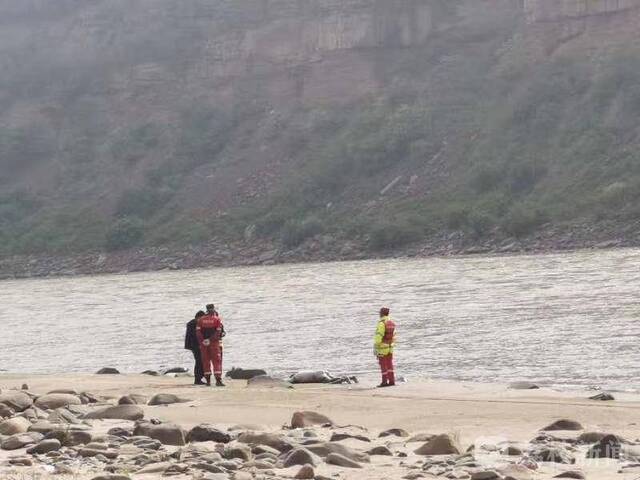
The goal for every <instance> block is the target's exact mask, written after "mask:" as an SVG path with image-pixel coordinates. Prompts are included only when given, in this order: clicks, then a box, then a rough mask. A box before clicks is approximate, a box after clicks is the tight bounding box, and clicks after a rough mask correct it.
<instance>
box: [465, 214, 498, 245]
mask: <svg viewBox="0 0 640 480" xmlns="http://www.w3.org/2000/svg"><path fill="white" fill-rule="evenodd" d="M467 225H468V227H469V229H470V231H471V233H472V234H473V236H474V237H476V238H481V237H484V236H485V235H487V234H488V233H489V231H490V230H491V228H493V226H494V225H495V221H494V219H493V217H492V216H491V215H489V214H488V213H486V212H483V211H481V210H477V209H474V210H471V212H470V213H469V216H468V217H467Z"/></svg>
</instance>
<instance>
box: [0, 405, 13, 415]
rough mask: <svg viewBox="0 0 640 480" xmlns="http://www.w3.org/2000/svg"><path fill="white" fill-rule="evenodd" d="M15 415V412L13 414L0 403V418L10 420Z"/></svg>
mask: <svg viewBox="0 0 640 480" xmlns="http://www.w3.org/2000/svg"><path fill="white" fill-rule="evenodd" d="M15 413H16V412H14V411H13V409H12V408H10V407H8V406H7V405H5V404H4V403H0V418H10V417H13V415H14V414H15Z"/></svg>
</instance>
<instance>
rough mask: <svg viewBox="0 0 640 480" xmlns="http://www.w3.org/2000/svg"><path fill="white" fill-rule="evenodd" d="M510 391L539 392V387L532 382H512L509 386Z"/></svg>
mask: <svg viewBox="0 0 640 480" xmlns="http://www.w3.org/2000/svg"><path fill="white" fill-rule="evenodd" d="M509 388H510V389H511V390H539V389H540V387H539V386H538V385H536V384H535V383H532V382H514V383H512V384H511V385H509Z"/></svg>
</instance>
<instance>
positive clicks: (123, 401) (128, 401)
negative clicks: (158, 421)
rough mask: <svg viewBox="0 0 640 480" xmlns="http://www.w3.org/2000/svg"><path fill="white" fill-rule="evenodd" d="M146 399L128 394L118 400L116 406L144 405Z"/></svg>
mask: <svg viewBox="0 0 640 480" xmlns="http://www.w3.org/2000/svg"><path fill="white" fill-rule="evenodd" d="M147 401H148V398H147V397H145V396H144V395H138V394H137V393H130V394H129V395H124V396H122V397H120V399H118V405H146V404H147Z"/></svg>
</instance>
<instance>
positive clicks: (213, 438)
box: [187, 424, 231, 443]
mask: <svg viewBox="0 0 640 480" xmlns="http://www.w3.org/2000/svg"><path fill="white" fill-rule="evenodd" d="M230 441H231V435H229V434H228V433H226V432H222V431H220V430H218V429H217V428H215V427H214V426H212V425H206V424H203V425H198V426H197V427H193V428H192V429H191V431H189V433H188V434H187V442H189V443H191V442H216V443H229V442H230Z"/></svg>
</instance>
